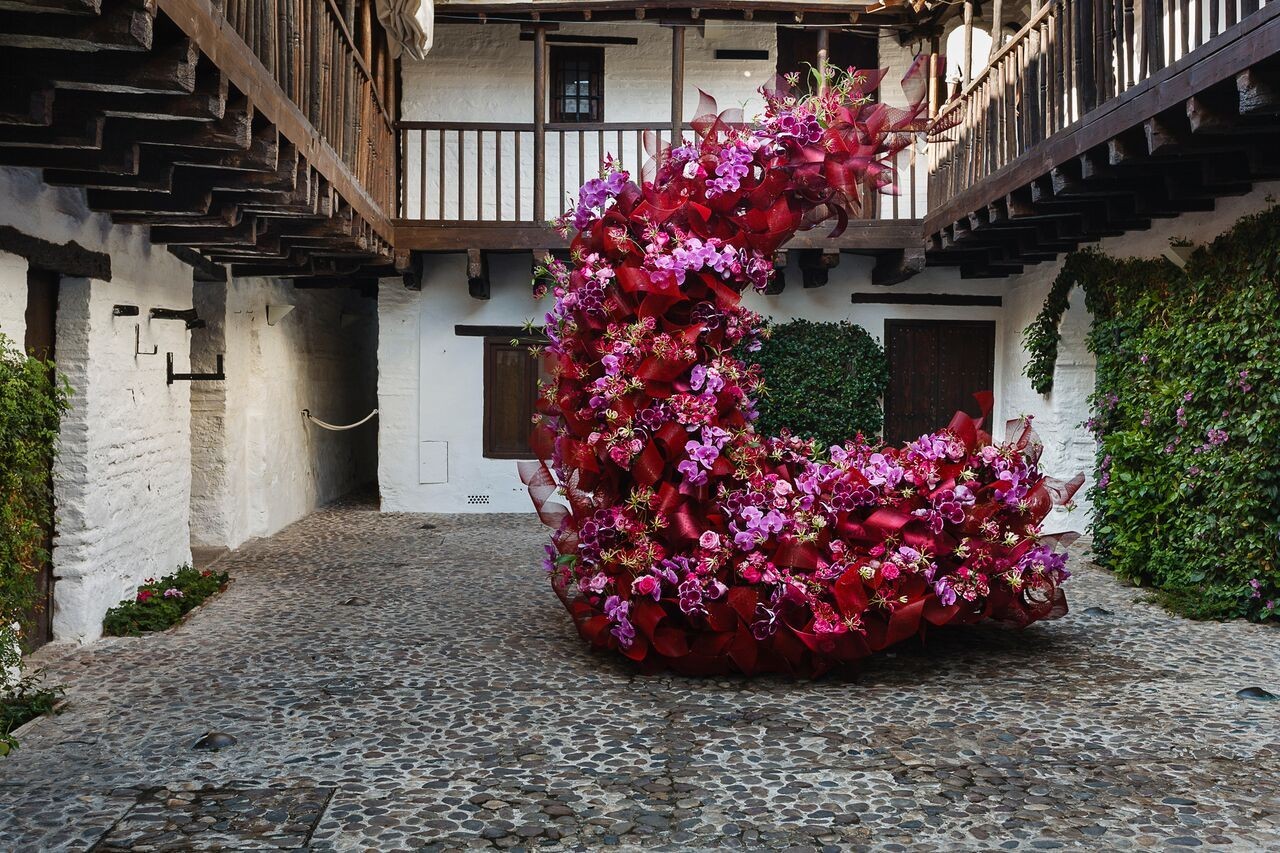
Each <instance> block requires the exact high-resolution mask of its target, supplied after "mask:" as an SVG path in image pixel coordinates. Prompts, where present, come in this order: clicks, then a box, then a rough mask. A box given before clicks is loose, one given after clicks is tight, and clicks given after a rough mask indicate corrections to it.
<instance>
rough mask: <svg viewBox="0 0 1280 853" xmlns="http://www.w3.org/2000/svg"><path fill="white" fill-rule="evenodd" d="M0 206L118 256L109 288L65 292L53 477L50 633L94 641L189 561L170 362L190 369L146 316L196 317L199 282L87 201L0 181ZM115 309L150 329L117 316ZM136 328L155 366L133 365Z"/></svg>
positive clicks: (16, 223)
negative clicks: (137, 312)
mask: <svg viewBox="0 0 1280 853" xmlns="http://www.w3.org/2000/svg"><path fill="white" fill-rule="evenodd" d="M0 199H3V204H0V224H5V225H11V226H13V227H15V228H18V229H19V230H21V231H23V232H25V233H28V234H32V235H35V236H38V237H40V238H41V239H44V240H49V241H52V242H56V243H63V242H66V241H68V240H75V241H77V242H78V243H80V244H81V245H82V246H84V247H86V248H88V249H92V250H96V251H104V252H107V253H109V254H110V255H111V267H112V280H111V281H110V282H104V281H91V280H89V279H75V278H66V279H63V280H62V284H61V287H60V291H59V301H58V317H57V362H58V366H59V368H60V369H61V370H62V372H63V373H65V374H66V375H67V377H68V379H69V380H70V383H71V387H72V390H73V395H72V398H71V409H70V411H69V412H68V413H67V415H66V417H65V419H64V422H63V428H62V437H61V441H60V446H59V456H58V460H57V463H56V466H55V469H54V493H55V494H54V497H55V501H56V504H57V523H56V531H57V535H56V539H55V542H54V551H53V561H54V571H55V575H56V577H57V583H56V584H55V586H54V602H55V604H54V618H53V624H54V634H55V637H57V638H58V639H68V640H91V639H94V638H95V637H97V636H98V635H99V633H100V631H101V619H102V614H103V613H104V612H105V611H106V609H107V607H108V606H110V605H112V604H115V603H116V602H117V601H118V600H119V599H120V598H121V597H123V596H124V595H126V594H127V593H129V592H130V591H132V589H133V587H134V585H135V584H137V583H138V582H139V581H141V580H142V579H143V578H146V577H148V576H151V575H156V574H159V573H161V572H165V571H170V570H172V569H173V568H174V567H176V566H177V565H179V564H181V563H183V562H186V561H187V560H189V559H190V556H191V553H190V547H189V539H188V533H187V505H188V503H189V495H190V485H191V468H190V443H189V440H188V436H187V427H188V421H189V412H190V409H189V389H188V387H187V385H186V384H185V383H178V384H175V385H172V386H169V385H166V384H165V362H164V354H165V353H166V352H173V353H174V354H175V364H176V366H177V369H179V370H186V368H187V346H188V343H187V341H188V337H187V331H186V329H185V328H184V325H183V323H181V322H178V321H172V320H170V321H160V320H152V321H148V319H147V317H146V314H147V311H148V309H150V308H152V307H165V308H189V307H191V270H190V268H188V267H187V266H185V265H184V264H182V263H181V262H180V261H178V260H177V259H176V258H174V257H173V256H172V255H170V254H169V253H168V252H166V251H165V250H164V249H163V247H159V246H152V245H151V244H150V242H149V241H148V239H147V233H146V230H145V229H142V228H130V227H118V226H113V225H112V224H111V223H110V221H109V220H108V219H107V218H106V217H104V216H100V215H97V214H93V213H91V212H89V211H88V210H87V209H86V208H85V207H84V203H83V195H82V194H81V193H79V192H76V191H69V190H59V189H53V188H50V187H47V186H45V185H44V184H42V183H41V182H40V180H39V175H38V173H36V172H33V171H28V170H12V169H5V170H0ZM12 266H13V265H8V267H12ZM8 267H6V268H8ZM19 281H21V284H22V286H21V290H22V299H23V300H25V291H26V287H25V282H26V279H25V273H24V274H23V275H22V277H21V278H20V279H19V278H18V277H17V276H16V275H15V274H13V273H12V272H10V273H9V274H8V275H6V276H5V282H4V286H5V289H6V291H8V292H10V293H12V290H13V286H14V285H15V284H17V283H18V282H19ZM13 298H14V297H12V296H10V300H11V301H12V300H13ZM115 304H130V305H137V306H139V308H140V309H141V316H140V317H113V316H112V306H113V305H115ZM135 325H139V326H140V327H141V337H142V341H143V344H144V345H156V346H158V347H159V354H158V355H155V356H151V357H135V355H134V327H135Z"/></svg>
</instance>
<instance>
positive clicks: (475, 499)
mask: <svg viewBox="0 0 1280 853" xmlns="http://www.w3.org/2000/svg"><path fill="white" fill-rule="evenodd" d="M488 505H489V496H488V495H467V506H488Z"/></svg>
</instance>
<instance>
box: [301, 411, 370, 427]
mask: <svg viewBox="0 0 1280 853" xmlns="http://www.w3.org/2000/svg"><path fill="white" fill-rule="evenodd" d="M376 414H378V410H377V409H374V410H373V411H372V412H370V413H369V414H367V415H365V416H364V417H363V418H361V419H360V420H358V421H356V422H355V423H353V424H347V425H346V426H337V425H335V424H327V423H325V422H324V421H322V420H320V419H319V418H317V417H314V416H313V415H312V414H311V410H310V409H303V410H302V416H303V417H304V418H306V419H307V420H309V421H311V422H312V423H313V424H315V425H316V426H318V427H321V428H322V429H329V430H333V431H334V432H342V431H343V430H348V429H355V428H356V427H358V426H363V425H364V424H366V423H368V422H369V421H370V420H371V419H372V418H373V416H374V415H376Z"/></svg>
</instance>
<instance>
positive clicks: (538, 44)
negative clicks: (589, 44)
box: [533, 26, 547, 224]
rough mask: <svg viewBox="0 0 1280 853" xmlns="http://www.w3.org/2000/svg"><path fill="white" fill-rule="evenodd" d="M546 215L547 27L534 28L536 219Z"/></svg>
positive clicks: (534, 210)
mask: <svg viewBox="0 0 1280 853" xmlns="http://www.w3.org/2000/svg"><path fill="white" fill-rule="evenodd" d="M546 218H547V28H546V27H542V26H539V27H534V30H533V219H534V221H535V222H537V223H539V224H541V223H543V222H545V221H546Z"/></svg>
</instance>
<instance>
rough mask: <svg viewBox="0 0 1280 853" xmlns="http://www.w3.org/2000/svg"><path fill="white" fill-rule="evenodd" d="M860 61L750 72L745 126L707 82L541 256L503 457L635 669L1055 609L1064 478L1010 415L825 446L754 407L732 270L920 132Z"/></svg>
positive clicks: (839, 205)
mask: <svg viewBox="0 0 1280 853" xmlns="http://www.w3.org/2000/svg"><path fill="white" fill-rule="evenodd" d="M879 76H880V75H875V74H868V73H865V72H854V71H852V70H850V71H849V72H847V73H841V74H837V75H835V76H834V77H833V78H832V79H831V80H829V81H828V85H827V86H825V87H823V90H822V91H821V94H818V95H814V96H804V97H796V96H793V95H791V94H789V93H788V92H787V91H784V90H782V89H781V88H772V89H769V90H765V91H764V92H763V94H764V95H765V102H766V109H765V113H764V116H763V118H762V119H761V120H760V121H759V122H757V123H755V124H752V125H747V124H745V123H743V122H742V121H741V119H740V118H738V117H736V116H733V115H729V114H720V115H715V110H714V105H713V102H710V101H709V99H705V96H704V104H705V107H704V108H703V109H702V110H700V114H701V115H702V117H701V118H699V119H698V120H697V121H695V123H694V126H695V129H696V131H697V141H696V142H694V143H691V144H682V145H680V146H678V147H675V148H673V149H669V150H663V151H661V152H655V153H656V155H657V156H655V158H654V160H653V161H651V163H650V164H649V166H647V167H646V170H647V171H648V172H649V174H648V175H647V179H646V180H644V181H643V182H642V183H637V182H635V181H632V180H631V178H630V176H629V175H628V174H627V173H626V172H623V171H618V170H617V169H616V168H615V167H614V166H613V164H611V163H606V165H605V169H604V173H603V175H602V177H600V178H598V179H593V180H591V181H588V182H587V183H586V185H585V186H583V187H582V189H581V192H580V194H579V197H578V203H577V205H576V207H575V208H574V209H573V210H571V211H569V212H568V213H567V214H566V215H565V220H564V224H565V225H566V226H571V227H572V228H573V229H574V230H576V232H577V235H576V237H575V238H574V239H573V242H572V248H571V257H572V263H571V264H565V263H560V262H552V263H550V264H549V265H548V266H547V268H546V269H545V270H544V271H543V272H544V276H545V278H543V279H541V280H540V282H541V283H540V285H539V286H540V287H543V288H549V289H550V290H551V291H552V293H553V294H554V297H555V306H554V308H553V309H552V310H551V312H550V313H548V314H547V316H546V326H545V329H546V335H547V338H548V339H549V343H548V345H547V346H546V348H545V356H544V357H545V358H546V359H547V366H548V368H549V372H550V375H551V380H550V382H549V383H547V384H546V385H545V387H544V389H543V396H542V400H541V401H540V412H539V414H538V415H537V416H536V417H535V420H536V421H537V423H536V426H535V429H534V446H535V449H536V450H537V452H538V455H539V456H540V457H541V458H542V459H543V460H544V461H543V462H540V463H526V464H524V465H522V476H523V477H524V479H525V482H526V483H527V484H528V486H529V489H530V493H531V496H532V497H533V499H534V502H535V504H536V505H537V507H538V509H539V512H540V514H541V516H542V519H543V521H544V522H546V523H547V524H548V525H549V526H551V527H553V528H554V530H555V532H554V534H553V535H552V537H551V539H552V541H551V544H550V545H548V546H547V558H546V561H545V566H546V569H547V571H548V572H549V573H550V574H551V578H552V582H553V586H554V588H555V590H556V592H557V593H558V594H559V596H560V598H561V600H562V601H563V602H564V604H565V606H566V607H567V608H568V610H569V613H570V614H571V615H572V617H573V619H574V620H575V622H576V624H577V627H578V630H579V632H580V633H581V635H582V636H583V637H584V638H585V639H587V640H588V641H589V642H590V643H592V644H593V645H594V646H597V647H607V648H613V649H617V650H618V651H619V652H621V653H622V654H623V655H625V656H627V657H628V658H631V659H632V660H635V661H637V662H639V663H640V664H641V666H642V667H643V668H645V669H647V670H656V669H661V668H670V669H673V670H676V671H678V672H684V673H697V674H703V673H722V672H730V671H738V672H742V673H746V674H752V673H758V672H784V673H790V674H795V675H799V676H814V675H817V674H819V673H821V672H823V671H825V670H827V669H828V668H830V667H831V666H833V665H837V664H847V663H851V662H854V661H856V660H858V659H860V658H862V657H864V656H866V655H868V654H870V653H872V652H875V651H877V650H880V649H883V648H885V647H887V646H889V645H892V644H894V643H897V642H900V641H902V640H905V639H907V638H909V637H912V636H915V635H923V634H924V633H925V631H926V629H927V628H928V626H931V625H933V626H942V625H951V624H967V623H972V622H977V621H980V620H983V619H994V620H999V621H1002V622H1006V623H1011V624H1013V625H1017V626H1025V625H1027V624H1029V623H1031V622H1034V621H1036V620H1038V619H1048V618H1054V617H1057V616H1060V615H1062V614H1063V613H1065V612H1066V602H1065V598H1064V596H1063V594H1062V592H1061V590H1060V589H1059V584H1060V583H1061V582H1062V581H1063V580H1064V579H1066V577H1067V576H1068V572H1067V569H1066V566H1065V563H1066V558H1065V555H1064V554H1062V553H1061V552H1060V551H1059V550H1058V549H1059V548H1060V546H1061V545H1062V542H1061V539H1060V537H1050V536H1044V535H1042V532H1041V522H1042V520H1043V519H1044V517H1045V515H1046V514H1047V513H1048V511H1049V510H1050V508H1051V507H1052V506H1053V505H1054V504H1055V503H1062V502H1065V501H1067V500H1069V499H1070V496H1071V494H1072V493H1073V492H1074V491H1075V488H1077V487H1078V486H1079V479H1077V481H1075V482H1073V483H1070V484H1064V483H1059V482H1056V481H1052V480H1050V479H1048V478H1046V477H1045V476H1043V475H1042V474H1041V473H1040V472H1039V470H1038V469H1037V467H1036V459H1037V455H1038V447H1039V445H1038V443H1037V442H1036V441H1035V440H1034V436H1033V435H1032V434H1031V431H1030V428H1029V426H1027V425H1026V424H1025V423H1023V424H1019V425H1014V427H1013V429H1012V432H1011V435H1010V439H1009V440H1008V441H1007V442H1006V443H1004V444H999V445H996V444H992V443H991V438H990V436H989V435H988V434H987V433H986V432H984V431H983V428H982V422H981V420H980V419H975V418H972V417H970V416H968V415H965V414H957V415H956V416H955V418H954V419H953V420H952V421H951V424H950V425H949V426H948V427H947V428H946V429H943V430H941V431H940V432H937V433H933V434H930V435H924V436H921V437H920V438H919V439H918V440H917V441H915V442H913V443H911V444H909V445H907V446H905V447H900V448H899V447H885V446H881V445H879V444H877V443H875V442H873V441H870V440H868V439H866V438H864V437H863V436H861V435H858V436H856V437H855V438H852V439H851V440H849V441H847V442H845V443H844V444H843V445H841V446H837V447H831V448H829V449H828V450H823V451H820V450H819V448H816V447H815V446H814V445H813V443H812V442H806V441H803V440H801V439H799V438H796V437H791V436H787V435H785V434H784V435H782V436H779V437H766V436H762V435H759V434H757V433H756V431H755V430H754V428H753V426H752V422H753V420H754V419H755V417H756V412H755V402H754V397H755V395H756V394H757V393H758V392H759V390H760V387H761V378H760V375H759V372H758V370H757V369H755V368H752V367H748V366H747V365H746V364H745V363H744V362H743V361H742V360H741V359H740V358H739V357H738V354H737V353H739V352H740V351H741V350H743V349H750V348H752V347H754V346H758V345H759V340H760V336H761V334H762V332H763V329H764V324H763V321H762V318H761V317H760V316H759V315H758V314H755V313H753V312H751V311H749V310H747V309H746V308H744V307H743V306H742V304H741V301H740V294H741V292H742V291H743V290H744V289H745V288H747V287H755V288H758V289H759V288H763V287H764V286H765V285H766V283H767V281H768V279H769V277H770V275H771V274H772V270H773V265H772V255H773V253H774V252H775V250H777V249H778V247H779V246H780V245H781V244H782V243H784V242H785V241H786V240H788V239H789V238H790V237H791V236H792V235H793V234H795V233H796V232H797V231H798V230H801V229H804V228H808V227H812V226H814V225H816V224H818V223H821V222H823V221H827V220H832V219H834V220H836V230H837V231H839V230H842V229H843V228H844V227H845V226H846V225H847V223H848V219H849V216H850V214H851V212H854V211H856V210H857V207H858V204H859V195H858V190H859V187H866V186H871V187H874V188H889V187H891V185H892V179H893V171H892V168H891V167H890V166H889V165H888V163H889V162H890V161H891V158H892V155H893V154H895V153H896V152H897V151H899V150H901V149H902V148H903V147H904V146H905V145H907V144H909V142H910V140H911V139H912V135H913V134H914V133H915V132H917V131H918V130H919V129H920V128H921V124H922V123H921V121H920V112H921V111H920V108H919V107H918V106H914V107H908V108H906V109H894V108H890V107H887V106H885V105H883V104H879V103H874V102H873V101H872V100H871V99H870V97H869V93H870V92H871V91H872V89H873V88H874V86H875V85H876V84H877V83H878V78H879ZM909 79H911V78H909ZM917 103H918V101H917ZM988 397H989V395H988ZM556 494H561V495H563V496H565V497H566V498H567V503H568V505H567V506H566V505H564V504H561V503H558V502H555V501H553V500H552V499H553V497H554V496H555V495H556Z"/></svg>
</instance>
